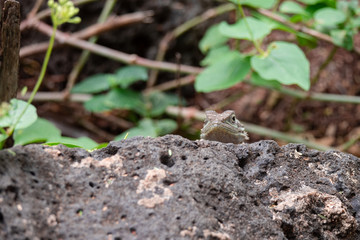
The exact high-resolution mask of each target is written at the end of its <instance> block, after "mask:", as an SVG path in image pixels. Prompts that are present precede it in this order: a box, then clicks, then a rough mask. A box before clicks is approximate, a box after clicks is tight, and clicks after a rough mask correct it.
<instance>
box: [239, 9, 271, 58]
mask: <svg viewBox="0 0 360 240" xmlns="http://www.w3.org/2000/svg"><path fill="white" fill-rule="evenodd" d="M238 7H239V11H240V13H241V16H242V18H243V20H244V22H245V25H246V28H247V29H248V32H249V34H250V37H251V41H252V42H253V44H254V46H255V48H256V50H257V51H258V52H259V53H260V54H261V55H264V54H265V52H264V51H263V50H262V49H261V47H260V45H259V43H258V42H257V41H256V40H255V39H254V34H253V32H252V31H251V28H250V25H249V23H248V22H247V20H246V16H245V13H244V9H243V7H242V6H241V4H240V3H239V4H238Z"/></svg>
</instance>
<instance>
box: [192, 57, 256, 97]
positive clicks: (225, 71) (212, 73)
mask: <svg viewBox="0 0 360 240" xmlns="http://www.w3.org/2000/svg"><path fill="white" fill-rule="evenodd" d="M249 71H250V63H249V58H247V57H244V56H242V55H241V54H240V53H238V52H235V51H233V52H232V53H231V54H228V55H226V56H224V57H222V58H220V59H219V61H218V62H216V63H214V64H212V65H211V66H209V67H207V68H206V69H205V70H204V71H202V72H201V73H200V74H199V75H198V76H197V77H196V81H195V89H196V91H198V92H211V91H216V90H222V89H226V88H229V87H231V86H233V85H235V84H236V83H239V82H241V81H242V80H244V78H245V76H246V75H247V74H248V73H249Z"/></svg>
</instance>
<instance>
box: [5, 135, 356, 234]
mask: <svg viewBox="0 0 360 240" xmlns="http://www.w3.org/2000/svg"><path fill="white" fill-rule="evenodd" d="M359 190H360V160H359V159H358V158H356V157H354V156H352V155H350V154H345V153H341V152H336V151H329V152H319V151H315V150H311V149H307V148H306V147H305V146H304V145H299V144H288V145H286V146H283V147H279V146H278V145H277V144H276V142H274V141H259V142H256V143H252V144H239V145H234V144H223V143H218V142H210V141H195V142H193V141H190V140H187V139H185V138H182V137H180V136H174V135H167V136H164V137H160V138H155V139H153V138H142V137H136V138H132V139H128V140H122V141H118V142H111V143H110V144H109V146H108V147H106V148H104V149H101V150H97V151H94V152H90V153H89V152H87V151H85V150H82V149H68V148H66V147H64V146H57V147H47V146H42V145H28V146H24V147H23V146H18V147H14V148H12V149H9V150H2V151H0V239H117V240H119V239H360V231H359V230H358V225H359V222H360V194H359Z"/></svg>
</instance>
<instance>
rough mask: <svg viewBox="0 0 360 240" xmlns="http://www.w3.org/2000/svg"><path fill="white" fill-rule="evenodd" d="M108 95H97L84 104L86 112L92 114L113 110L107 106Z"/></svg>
mask: <svg viewBox="0 0 360 240" xmlns="http://www.w3.org/2000/svg"><path fill="white" fill-rule="evenodd" d="M106 99H107V94H102V95H97V96H94V97H92V98H91V99H90V100H88V101H86V102H85V103H84V107H85V109H86V110H88V111H90V112H104V111H109V110H111V109H113V108H112V107H110V106H107V105H106Z"/></svg>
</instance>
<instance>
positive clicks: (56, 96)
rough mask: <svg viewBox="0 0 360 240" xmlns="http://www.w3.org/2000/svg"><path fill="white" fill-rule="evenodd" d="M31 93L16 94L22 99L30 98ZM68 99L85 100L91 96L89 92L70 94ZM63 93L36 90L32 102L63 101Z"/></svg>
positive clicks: (81, 101) (74, 100)
mask: <svg viewBox="0 0 360 240" xmlns="http://www.w3.org/2000/svg"><path fill="white" fill-rule="evenodd" d="M30 94H31V93H26V94H25V95H24V96H22V95H21V94H18V96H17V98H18V99H22V100H28V99H29V98H30ZM69 97H70V101H72V102H80V103H83V102H86V101H88V100H90V99H91V98H92V95H91V94H81V93H77V94H71V95H70V96H69ZM64 98H65V96H64V93H62V92H37V93H36V95H35V97H34V99H33V102H47V101H53V102H62V101H64Z"/></svg>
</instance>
